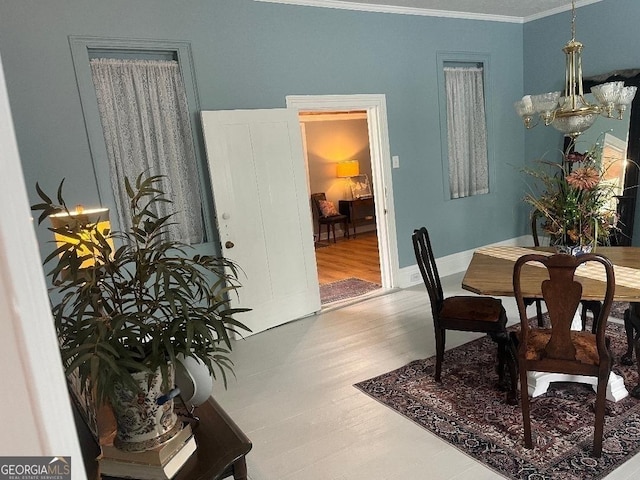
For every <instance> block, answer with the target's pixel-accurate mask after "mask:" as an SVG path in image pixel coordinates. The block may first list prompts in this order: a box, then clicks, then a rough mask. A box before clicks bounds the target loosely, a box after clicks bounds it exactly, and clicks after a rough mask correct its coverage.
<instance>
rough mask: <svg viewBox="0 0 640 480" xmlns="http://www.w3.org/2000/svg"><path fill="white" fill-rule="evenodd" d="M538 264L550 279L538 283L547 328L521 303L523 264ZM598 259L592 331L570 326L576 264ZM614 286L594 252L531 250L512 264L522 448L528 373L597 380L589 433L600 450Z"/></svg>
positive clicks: (578, 290) (577, 293)
mask: <svg viewBox="0 0 640 480" xmlns="http://www.w3.org/2000/svg"><path fill="white" fill-rule="evenodd" d="M535 262H539V263H541V264H542V265H543V266H544V267H546V269H547V271H548V275H549V278H548V279H547V280H544V281H543V282H542V297H543V299H544V301H545V303H546V304H547V309H548V312H549V318H550V327H548V328H545V327H543V328H540V327H537V326H536V323H535V322H531V323H530V322H529V320H528V318H527V311H526V306H525V303H524V298H523V292H522V288H521V287H522V283H521V279H522V277H523V275H526V273H524V270H523V269H524V268H525V265H527V264H528V263H535ZM593 262H597V263H600V264H602V265H603V266H604V271H605V273H606V291H605V293H604V295H603V303H602V308H601V309H600V311H599V317H598V318H597V319H596V321H595V325H596V326H597V328H596V331H595V332H588V331H576V330H571V323H572V321H573V316H574V315H575V312H576V310H577V309H578V306H579V304H580V298H581V297H582V284H581V283H580V282H578V281H576V280H575V279H574V274H575V271H576V268H578V267H579V266H580V265H583V264H587V263H593ZM614 290H615V278H614V273H613V265H612V264H611V262H610V261H609V259H607V258H606V257H604V256H602V255H596V254H584V255H580V256H577V257H576V256H572V255H566V254H555V255H551V256H545V255H539V254H531V255H524V256H522V257H520V258H519V259H518V260H517V261H516V263H515V265H514V268H513V291H514V294H515V297H516V302H517V304H518V311H519V314H520V331H518V332H514V333H513V336H514V337H515V339H514V343H516V344H517V350H518V355H517V358H518V370H519V376H520V399H521V405H522V420H523V426H524V443H525V447H526V448H533V442H532V436H531V408H530V401H529V395H528V391H529V390H528V388H529V386H528V379H527V372H529V371H534V372H551V373H566V374H569V375H586V376H592V377H597V378H598V385H597V392H596V408H595V429H594V434H593V455H594V456H595V457H599V456H600V455H601V454H602V436H603V429H604V412H605V399H606V392H607V382H608V380H609V374H610V372H611V363H612V357H611V353H610V352H609V345H608V343H609V342H608V339H606V338H605V328H606V325H607V317H608V316H609V310H610V309H611V303H612V301H613V294H614Z"/></svg>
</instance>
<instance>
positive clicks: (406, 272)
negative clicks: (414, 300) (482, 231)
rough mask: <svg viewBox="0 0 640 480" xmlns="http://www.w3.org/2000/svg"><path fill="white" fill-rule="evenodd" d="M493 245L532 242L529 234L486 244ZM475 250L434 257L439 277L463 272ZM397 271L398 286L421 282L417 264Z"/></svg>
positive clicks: (527, 243) (524, 244) (409, 285)
mask: <svg viewBox="0 0 640 480" xmlns="http://www.w3.org/2000/svg"><path fill="white" fill-rule="evenodd" d="M494 245H504V246H520V247H521V246H531V245H533V242H532V240H531V235H523V236H521V237H516V238H512V239H509V240H504V241H502V242H498V243H493V244H491V245H486V246H494ZM475 250H477V249H476V248H474V249H472V250H466V251H464V252H458V253H454V254H451V255H447V256H445V257H440V258H436V264H437V266H438V273H439V274H440V277H446V276H449V275H453V274H456V273H460V272H464V271H465V270H466V269H467V267H468V266H469V263H470V262H471V257H473V252H474V251H475ZM399 273H400V275H399V278H398V280H399V287H400V288H408V287H412V286H414V285H418V284H420V283H422V277H421V276H420V269H419V268H418V264H414V265H410V266H408V267H403V268H401V269H400V272H399Z"/></svg>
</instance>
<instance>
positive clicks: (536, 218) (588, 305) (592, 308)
mask: <svg viewBox="0 0 640 480" xmlns="http://www.w3.org/2000/svg"><path fill="white" fill-rule="evenodd" d="M543 217H544V216H543V214H542V213H541V212H540V211H539V210H533V211H532V212H531V236H532V237H533V245H534V246H535V247H539V246H540V238H539V237H538V224H539V222H540V219H541V218H543ZM533 303H535V305H536V317H537V319H538V326H540V327H543V326H544V317H543V315H542V300H540V299H539V298H525V305H526V306H529V305H532V304H533ZM580 305H581V306H582V310H581V311H580V320H581V322H582V330H584V329H585V328H586V327H587V312H591V314H592V315H593V324H592V326H591V332H592V333H593V332H595V331H596V324H595V322H596V318H598V315H599V314H600V309H601V308H602V304H601V303H600V302H599V301H597V300H581V301H580Z"/></svg>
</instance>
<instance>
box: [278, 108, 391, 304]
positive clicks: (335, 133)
mask: <svg viewBox="0 0 640 480" xmlns="http://www.w3.org/2000/svg"><path fill="white" fill-rule="evenodd" d="M287 106H288V107H290V108H295V109H297V111H298V112H299V113H300V114H301V116H300V118H301V120H302V121H301V125H302V133H303V135H302V136H303V143H304V142H305V139H306V138H307V135H306V130H307V128H306V126H308V127H309V131H311V130H313V131H314V132H315V134H316V135H315V140H314V141H315V142H316V143H314V145H306V144H305V145H304V149H303V150H304V151H305V159H306V166H307V175H308V179H309V192H310V193H319V192H322V193H325V195H326V196H327V200H329V201H331V202H332V203H334V205H335V207H336V209H337V210H341V211H342V212H343V213H348V212H349V206H351V207H353V206H354V205H358V206H359V210H356V212H359V213H356V214H355V215H354V214H353V211H351V215H353V217H354V220H355V221H353V222H349V224H348V227H347V228H348V229H349V231H350V235H349V238H348V239H347V238H346V237H345V236H343V230H344V228H345V227H341V228H339V227H338V228H336V242H335V243H334V242H333V237H331V238H327V233H326V230H323V232H322V235H321V236H320V235H318V236H316V237H315V240H316V260H317V265H318V281H319V284H320V290H321V296H323V295H322V293H325V295H324V297H325V298H324V300H323V305H327V304H328V303H332V302H336V301H340V300H345V299H349V298H353V297H357V296H361V295H363V294H365V293H367V292H369V291H372V290H379V289H383V290H388V289H392V288H394V287H396V286H397V277H398V264H397V245H396V236H395V216H394V210H393V194H392V185H391V167H390V165H391V162H390V154H389V147H388V145H389V143H388V133H387V122H386V103H385V97H384V95H330V96H317V97H314V96H289V97H287ZM325 122H326V125H322V124H323V123H325ZM341 125H342V126H341ZM363 128H364V133H363V132H362V129H363ZM318 132H320V133H319V136H318ZM322 132H324V133H322ZM328 132H331V133H328ZM323 135H325V140H326V141H325V142H324V144H323V142H322V136H323ZM318 138H319V139H320V141H319V142H318V141H317V140H318ZM331 138H333V140H331ZM336 138H337V139H338V141H336ZM330 140H331V141H330ZM320 144H323V148H321V149H319V148H318V145H320ZM347 160H348V161H351V162H353V161H354V160H355V161H357V163H358V172H357V174H358V176H357V177H350V176H349V177H348V178H339V177H338V175H337V171H338V169H337V165H338V163H340V162H344V161H347ZM351 175H353V173H351ZM363 178H364V179H365V180H366V182H367V188H369V189H370V192H367V191H366V190H365V192H361V191H360V190H358V189H356V191H353V187H354V182H358V183H356V186H360V183H359V182H360V181H361V180H362V179H363ZM316 190H318V191H319V192H317V191H316ZM363 193H364V196H361V195H362V194H363ZM367 193H369V195H367ZM354 202H355V203H354ZM367 207H368V209H369V211H367ZM356 217H357V218H356ZM314 224H315V230H316V231H317V229H318V227H317V224H316V222H315V218H314ZM354 228H355V232H354ZM316 233H318V232H316ZM323 290H324V292H323ZM327 291H328V293H327Z"/></svg>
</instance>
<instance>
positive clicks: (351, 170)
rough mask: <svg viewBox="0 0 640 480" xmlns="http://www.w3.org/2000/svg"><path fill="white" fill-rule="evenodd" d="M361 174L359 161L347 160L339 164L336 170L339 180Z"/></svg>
mask: <svg viewBox="0 0 640 480" xmlns="http://www.w3.org/2000/svg"><path fill="white" fill-rule="evenodd" d="M359 174H360V164H359V163H358V160H347V161H344V162H339V163H338V166H337V168H336V175H337V177H338V178H348V177H355V176H356V175H359Z"/></svg>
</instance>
